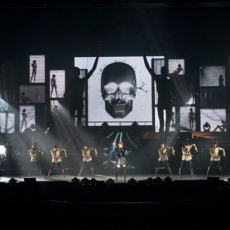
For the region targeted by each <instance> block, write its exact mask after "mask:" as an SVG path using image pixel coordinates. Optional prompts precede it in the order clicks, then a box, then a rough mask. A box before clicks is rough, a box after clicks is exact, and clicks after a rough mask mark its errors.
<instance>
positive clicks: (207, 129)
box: [203, 122, 211, 132]
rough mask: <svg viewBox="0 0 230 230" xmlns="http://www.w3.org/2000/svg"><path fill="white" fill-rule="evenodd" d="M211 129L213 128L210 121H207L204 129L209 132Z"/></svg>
mask: <svg viewBox="0 0 230 230" xmlns="http://www.w3.org/2000/svg"><path fill="white" fill-rule="evenodd" d="M210 129H211V125H210V124H209V123H208V122H205V123H204V124H203V130H204V132H209V131H210Z"/></svg>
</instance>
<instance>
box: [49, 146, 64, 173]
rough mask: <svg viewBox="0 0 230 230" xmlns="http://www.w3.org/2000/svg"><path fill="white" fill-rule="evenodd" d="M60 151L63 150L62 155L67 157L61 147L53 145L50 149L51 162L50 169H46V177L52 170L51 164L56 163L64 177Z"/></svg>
mask: <svg viewBox="0 0 230 230" xmlns="http://www.w3.org/2000/svg"><path fill="white" fill-rule="evenodd" d="M61 152H64V154H65V155H64V156H65V157H67V152H66V150H65V149H62V148H58V147H57V146H56V145H55V146H53V148H52V150H51V151H50V153H51V156H52V162H51V165H50V169H49V171H48V177H49V176H50V174H51V172H52V170H53V166H54V165H57V166H58V167H59V169H60V170H61V171H62V174H63V176H64V177H65V171H64V169H63V168H62V165H61V162H62V158H63V157H62V156H61Z"/></svg>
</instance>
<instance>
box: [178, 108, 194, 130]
mask: <svg viewBox="0 0 230 230" xmlns="http://www.w3.org/2000/svg"><path fill="white" fill-rule="evenodd" d="M180 131H181V132H191V131H196V110H195V107H194V106H184V107H181V108H180Z"/></svg>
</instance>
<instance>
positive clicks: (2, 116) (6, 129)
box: [0, 113, 15, 133]
mask: <svg viewBox="0 0 230 230" xmlns="http://www.w3.org/2000/svg"><path fill="white" fill-rule="evenodd" d="M14 132H15V114H14V113H0V133H14Z"/></svg>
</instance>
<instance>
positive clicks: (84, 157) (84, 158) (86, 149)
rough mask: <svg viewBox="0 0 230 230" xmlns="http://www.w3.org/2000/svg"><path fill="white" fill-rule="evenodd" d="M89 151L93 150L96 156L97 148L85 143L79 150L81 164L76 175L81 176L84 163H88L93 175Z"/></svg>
mask: <svg viewBox="0 0 230 230" xmlns="http://www.w3.org/2000/svg"><path fill="white" fill-rule="evenodd" d="M91 151H94V153H95V156H96V157H97V156H98V153H97V150H96V149H95V148H92V147H89V146H88V145H87V144H84V147H83V149H82V151H81V152H82V164H81V168H80V172H79V174H78V176H81V173H82V171H83V170H84V168H85V165H86V164H87V165H89V167H90V171H91V173H92V176H94V168H93V159H92V156H91Z"/></svg>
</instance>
